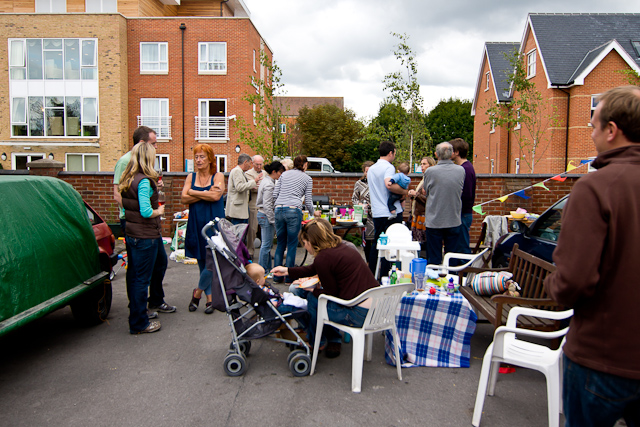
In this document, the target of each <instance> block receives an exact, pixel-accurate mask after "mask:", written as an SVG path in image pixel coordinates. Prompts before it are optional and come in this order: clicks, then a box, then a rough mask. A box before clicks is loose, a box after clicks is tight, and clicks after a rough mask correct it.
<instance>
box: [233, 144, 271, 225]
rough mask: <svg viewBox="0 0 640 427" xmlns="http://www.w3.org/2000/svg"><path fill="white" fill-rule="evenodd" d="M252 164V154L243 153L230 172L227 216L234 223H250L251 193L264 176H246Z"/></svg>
mask: <svg viewBox="0 0 640 427" xmlns="http://www.w3.org/2000/svg"><path fill="white" fill-rule="evenodd" d="M251 166H252V162H251V156H249V155H248V154H244V153H243V154H240V156H239V157H238V166H236V167H235V168H233V169H231V172H229V181H228V187H229V190H228V192H227V205H226V207H225V217H226V218H227V219H228V220H229V221H231V223H232V224H248V223H249V194H250V191H251V189H253V188H257V187H258V185H259V184H260V181H261V180H262V176H260V177H258V178H256V180H255V181H254V180H253V179H249V178H247V177H246V175H245V174H244V173H245V172H246V171H248V170H249V169H251Z"/></svg>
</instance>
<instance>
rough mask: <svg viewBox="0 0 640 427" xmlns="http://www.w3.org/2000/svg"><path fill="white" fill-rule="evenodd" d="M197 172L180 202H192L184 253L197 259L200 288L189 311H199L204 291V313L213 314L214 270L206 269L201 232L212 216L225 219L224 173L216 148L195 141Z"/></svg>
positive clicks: (196, 291)
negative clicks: (212, 286) (221, 169)
mask: <svg viewBox="0 0 640 427" xmlns="http://www.w3.org/2000/svg"><path fill="white" fill-rule="evenodd" d="M193 159H194V162H193V163H194V165H195V170H196V171H195V172H193V173H191V174H190V175H189V176H187V178H186V179H185V180H184V187H183V188H182V197H181V198H180V201H181V202H182V203H184V204H187V205H189V219H188V221H187V235H186V237H185V242H184V248H185V255H186V256H188V257H189V258H195V259H197V260H198V267H199V268H200V280H199V281H198V288H197V289H194V290H193V295H192V297H191V302H190V303H189V311H196V310H197V309H198V304H200V298H201V297H202V292H204V293H205V295H206V297H207V304H206V308H205V310H204V312H205V313H206V314H211V313H213V307H212V305H211V281H212V279H213V277H212V273H211V272H210V271H209V270H207V268H206V265H205V264H206V259H207V258H206V254H207V252H206V251H207V249H206V248H205V245H206V241H205V239H204V237H202V234H200V232H201V231H202V228H203V227H204V226H205V224H207V223H208V222H209V221H211V220H212V219H214V218H216V217H218V218H224V204H223V203H222V195H223V194H224V190H225V186H224V175H223V174H222V173H221V172H216V157H215V154H213V149H212V148H211V147H210V146H208V145H207V144H196V146H195V147H194V148H193Z"/></svg>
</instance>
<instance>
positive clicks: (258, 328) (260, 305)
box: [202, 218, 311, 376]
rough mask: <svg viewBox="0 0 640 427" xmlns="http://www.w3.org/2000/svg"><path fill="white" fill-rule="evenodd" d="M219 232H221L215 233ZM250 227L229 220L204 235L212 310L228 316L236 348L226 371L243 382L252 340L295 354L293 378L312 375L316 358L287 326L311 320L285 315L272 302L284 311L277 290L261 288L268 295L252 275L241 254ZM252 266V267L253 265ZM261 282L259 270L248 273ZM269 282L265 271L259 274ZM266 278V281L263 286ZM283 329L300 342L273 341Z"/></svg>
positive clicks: (297, 313) (216, 223)
mask: <svg viewBox="0 0 640 427" xmlns="http://www.w3.org/2000/svg"><path fill="white" fill-rule="evenodd" d="M216 226H217V230H216ZM246 229H247V224H238V225H233V224H231V222H229V221H228V220H226V219H224V218H223V219H217V218H216V220H215V221H210V222H209V223H208V224H207V225H205V226H204V228H203V229H202V235H203V237H204V238H205V239H206V241H207V247H208V248H209V249H210V250H209V251H207V260H206V266H207V268H208V269H209V270H211V271H212V273H213V274H212V276H213V278H212V297H213V304H212V305H213V307H214V308H215V309H216V310H219V311H223V312H225V313H226V314H227V316H228V318H229V325H230V327H231V335H232V342H231V345H230V346H229V352H228V353H227V356H226V357H225V360H224V365H223V366H224V369H225V372H226V373H227V375H229V376H240V375H242V374H244V372H245V371H246V368H247V356H248V355H249V350H250V348H251V340H252V339H257V338H263V337H268V338H270V339H273V340H275V341H279V342H283V343H285V344H287V345H288V346H290V347H291V348H294V349H295V350H294V351H292V352H291V353H290V354H289V357H288V360H287V362H288V365H289V369H290V370H291V372H292V373H293V375H294V376H306V375H309V372H310V370H311V352H310V349H309V346H308V345H307V344H306V343H305V342H304V341H303V340H302V338H301V337H300V336H299V335H298V333H297V332H296V331H295V329H294V328H293V327H292V326H291V325H290V324H289V323H288V322H287V319H288V318H293V319H296V318H298V316H306V312H305V311H300V310H295V311H293V312H292V313H286V314H282V313H280V312H279V311H278V309H276V306H275V305H274V303H273V302H272V301H271V300H272V299H275V300H276V303H277V304H278V305H280V306H281V307H282V305H281V301H282V298H281V296H280V293H279V292H278V290H277V289H274V288H271V287H268V286H267V285H266V284H263V285H262V286H264V287H265V289H267V290H268V292H269V293H267V292H265V291H264V290H263V289H262V288H261V287H260V286H259V284H258V283H256V281H255V280H254V279H252V278H251V277H250V276H249V274H247V268H246V267H245V266H244V265H243V261H242V260H241V259H240V256H239V254H240V253H242V246H244V245H243V244H242V237H243V236H244V234H245V233H246ZM249 265H252V264H249ZM248 268H249V270H253V271H254V277H258V278H260V277H259V276H256V275H255V274H256V273H257V271H256V269H255V267H248ZM260 276H264V270H262V272H260ZM263 280H264V278H263V277H262V281H263ZM281 325H285V327H286V328H287V329H288V330H289V331H290V332H291V333H292V334H293V336H294V338H295V341H293V340H286V339H282V338H277V337H273V336H271V335H272V334H273V333H274V332H276V330H278V328H279V327H280V326H281Z"/></svg>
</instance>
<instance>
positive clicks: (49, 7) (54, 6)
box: [36, 0, 67, 13]
mask: <svg viewBox="0 0 640 427" xmlns="http://www.w3.org/2000/svg"><path fill="white" fill-rule="evenodd" d="M66 11H67V0H36V13H65V12H66Z"/></svg>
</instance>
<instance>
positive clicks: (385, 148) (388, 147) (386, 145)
mask: <svg viewBox="0 0 640 427" xmlns="http://www.w3.org/2000/svg"><path fill="white" fill-rule="evenodd" d="M392 151H396V144H394V143H393V142H391V141H382V142H381V143H380V146H379V147H378V153H380V157H385V156H388V155H389V153H391V152H392Z"/></svg>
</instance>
